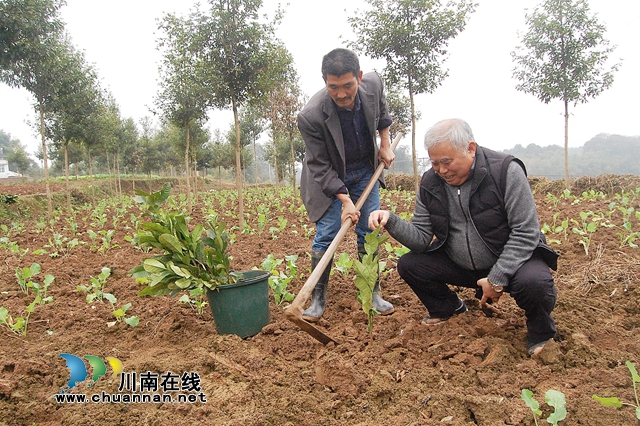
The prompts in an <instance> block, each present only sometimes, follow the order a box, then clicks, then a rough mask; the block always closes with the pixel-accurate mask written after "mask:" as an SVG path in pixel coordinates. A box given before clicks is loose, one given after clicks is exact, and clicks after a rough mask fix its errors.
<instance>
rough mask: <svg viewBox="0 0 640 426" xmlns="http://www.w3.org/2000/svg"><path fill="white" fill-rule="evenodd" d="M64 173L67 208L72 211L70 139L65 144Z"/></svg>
mask: <svg viewBox="0 0 640 426" xmlns="http://www.w3.org/2000/svg"><path fill="white" fill-rule="evenodd" d="M64 175H65V181H66V186H67V210H68V211H69V212H71V189H70V188H69V141H65V144H64Z"/></svg>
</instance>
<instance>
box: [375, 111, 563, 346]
mask: <svg viewBox="0 0 640 426" xmlns="http://www.w3.org/2000/svg"><path fill="white" fill-rule="evenodd" d="M424 145H425V148H426V149H427V151H428V153H429V159H430V160H431V165H432V168H431V169H429V170H427V171H426V172H425V173H424V175H423V176H422V181H421V182H420V190H419V192H418V194H417V199H416V206H415V210H414V214H413V218H412V220H411V222H406V221H404V220H402V219H400V218H399V217H398V216H397V215H395V214H393V213H391V212H389V211H384V210H378V211H375V212H373V213H371V216H370V218H369V227H370V228H372V229H376V228H377V227H378V226H379V225H383V226H384V227H385V228H386V229H387V230H388V231H389V234H390V235H391V236H392V237H394V238H395V239H397V240H398V241H399V242H401V243H402V244H404V245H405V246H407V247H408V248H410V249H411V251H410V252H409V253H407V254H405V255H404V256H402V257H401V258H400V260H399V262H398V273H399V274H400V276H401V277H402V279H404V280H405V281H406V282H407V284H409V286H410V287H411V289H412V290H413V291H414V292H415V293H416V295H417V296H418V298H419V299H420V301H421V302H422V303H423V304H424V306H425V307H426V308H427V310H428V311H429V316H428V317H426V318H425V319H424V320H423V323H425V324H426V325H429V326H436V325H437V324H441V323H442V322H444V321H446V320H448V319H449V318H450V317H451V316H453V315H457V314H461V313H463V312H466V311H467V306H466V305H465V303H464V301H463V300H462V299H460V298H458V296H457V294H456V293H455V292H453V291H452V290H451V289H450V288H449V286H448V285H447V284H450V285H456V286H462V287H470V288H475V289H476V294H477V295H478V297H480V295H482V296H481V300H480V303H481V304H485V303H487V302H488V301H493V302H497V301H498V300H499V299H500V297H501V296H502V294H503V293H509V294H510V295H511V297H513V298H514V299H515V301H516V303H517V304H518V306H519V307H520V308H522V309H524V313H525V316H526V322H527V333H528V334H527V341H528V342H527V343H528V350H529V353H530V354H531V355H533V354H537V353H539V352H540V351H541V350H542V348H543V347H544V344H545V343H546V342H547V340H549V339H551V338H553V337H554V336H555V334H556V326H555V322H554V321H553V318H552V317H551V311H552V310H553V308H554V306H555V302H556V296H557V291H556V288H555V285H554V281H553V277H552V276H551V272H550V270H549V268H550V267H551V268H553V269H556V267H557V260H558V254H557V253H556V252H555V251H554V250H552V249H551V248H550V247H548V246H547V245H546V244H545V242H544V237H543V235H542V233H541V232H540V223H539V222H538V214H537V211H536V205H535V202H534V199H533V194H532V193H531V188H530V187H529V182H528V181H527V177H526V171H525V168H524V164H522V162H521V161H520V160H518V159H516V158H514V157H513V156H511V155H507V154H503V153H499V152H495V151H492V150H490V149H487V148H481V147H480V146H479V145H477V144H476V142H475V139H474V137H473V133H472V132H471V128H470V127H469V125H468V124H467V123H466V122H464V121H463V120H459V119H449V120H443V121H440V122H438V123H436V124H435V125H434V126H433V127H432V128H431V129H429V131H427V134H426V136H425V139H424Z"/></svg>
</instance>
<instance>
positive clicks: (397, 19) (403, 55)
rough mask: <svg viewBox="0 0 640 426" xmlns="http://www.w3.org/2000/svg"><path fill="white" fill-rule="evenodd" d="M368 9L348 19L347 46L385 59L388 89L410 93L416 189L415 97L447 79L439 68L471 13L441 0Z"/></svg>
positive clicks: (390, 0)
mask: <svg viewBox="0 0 640 426" xmlns="http://www.w3.org/2000/svg"><path fill="white" fill-rule="evenodd" d="M366 2H367V3H368V4H370V5H371V9H370V10H367V11H365V12H364V13H357V14H356V16H354V17H351V18H349V19H348V20H349V23H350V24H351V27H352V28H353V30H354V32H355V33H356V36H357V38H356V41H354V42H350V43H349V46H350V47H351V48H353V49H354V50H356V51H358V52H362V53H364V54H366V55H368V56H371V57H372V58H374V59H384V60H385V61H386V65H385V67H384V79H385V82H386V83H387V85H388V86H396V85H398V86H400V87H402V88H404V89H406V90H408V92H409V99H410V103H411V147H412V154H413V171H414V175H415V176H416V188H417V186H418V179H417V178H418V164H417V151H416V111H415V100H414V96H415V95H416V94H420V93H433V92H434V91H435V90H436V89H437V88H438V86H440V85H441V84H442V81H443V80H444V79H445V77H446V76H447V75H448V72H447V70H445V69H443V68H442V63H443V62H444V59H445V57H446V54H447V50H446V47H447V43H448V42H449V39H451V38H453V37H455V36H456V35H458V34H459V33H460V32H461V31H462V30H463V29H464V27H465V25H466V21H467V18H468V16H469V15H470V14H471V13H472V12H473V11H474V10H475V4H473V3H472V2H471V1H470V0H461V1H460V2H459V3H455V2H453V1H451V2H448V3H447V4H446V5H443V4H442V2H441V1H440V0H366Z"/></svg>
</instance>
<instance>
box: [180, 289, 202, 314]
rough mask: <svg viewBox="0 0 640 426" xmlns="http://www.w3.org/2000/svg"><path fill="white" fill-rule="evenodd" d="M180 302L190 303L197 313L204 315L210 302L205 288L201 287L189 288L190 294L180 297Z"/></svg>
mask: <svg viewBox="0 0 640 426" xmlns="http://www.w3.org/2000/svg"><path fill="white" fill-rule="evenodd" d="M178 302H180V303H187V304H189V306H191V307H192V308H194V309H195V310H196V315H202V313H203V312H204V308H205V307H206V306H207V305H208V304H209V302H207V298H206V295H205V294H204V290H203V289H201V288H194V289H191V290H189V294H183V295H182V296H181V297H180V299H178Z"/></svg>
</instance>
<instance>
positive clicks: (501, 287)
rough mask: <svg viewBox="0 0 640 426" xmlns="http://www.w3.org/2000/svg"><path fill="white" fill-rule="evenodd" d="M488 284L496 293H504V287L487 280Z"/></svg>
mask: <svg viewBox="0 0 640 426" xmlns="http://www.w3.org/2000/svg"><path fill="white" fill-rule="evenodd" d="M487 282H488V283H489V285H490V286H491V288H492V289H493V291H495V292H496V293H502V292H503V291H504V286H501V285H497V284H494V283H492V282H491V281H489V278H487Z"/></svg>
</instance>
